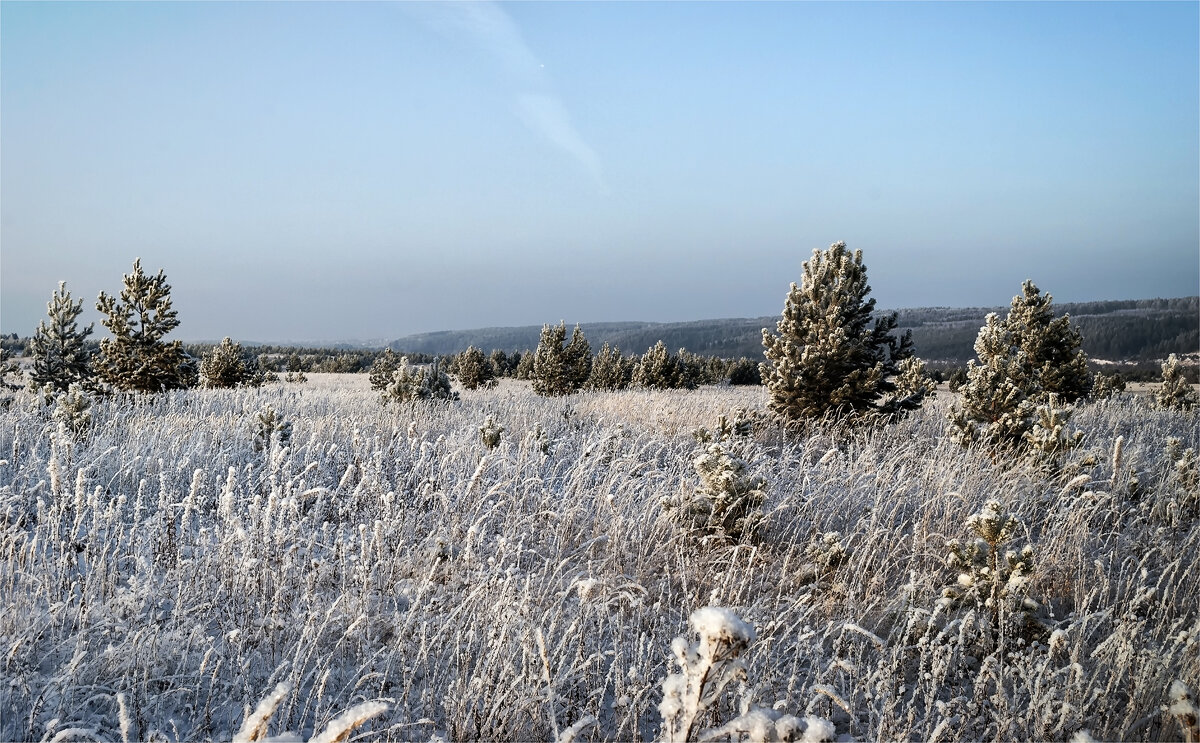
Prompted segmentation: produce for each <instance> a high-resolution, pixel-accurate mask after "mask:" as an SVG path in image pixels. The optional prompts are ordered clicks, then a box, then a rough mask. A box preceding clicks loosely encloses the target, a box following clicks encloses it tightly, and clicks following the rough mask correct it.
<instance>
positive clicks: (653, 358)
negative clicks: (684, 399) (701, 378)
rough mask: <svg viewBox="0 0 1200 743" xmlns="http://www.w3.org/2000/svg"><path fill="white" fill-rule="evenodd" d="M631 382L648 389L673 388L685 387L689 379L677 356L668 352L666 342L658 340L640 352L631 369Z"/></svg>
mask: <svg viewBox="0 0 1200 743" xmlns="http://www.w3.org/2000/svg"><path fill="white" fill-rule="evenodd" d="M633 383H634V384H635V385H637V386H638V387H646V388H648V389H654V390H674V389H680V388H682V387H687V386H688V383H689V379H688V377H687V376H686V375H685V374H684V370H683V369H682V367H681V365H680V362H679V356H677V355H676V354H673V353H671V352H669V351H668V350H667V346H666V344H665V343H663V342H662V341H659V342H658V343H655V344H654V345H653V346H652V347H651V348H649V349H648V350H647V351H646V353H644V354H642V358H641V360H639V361H638V364H637V366H636V367H634V370H633ZM693 386H694V385H693Z"/></svg>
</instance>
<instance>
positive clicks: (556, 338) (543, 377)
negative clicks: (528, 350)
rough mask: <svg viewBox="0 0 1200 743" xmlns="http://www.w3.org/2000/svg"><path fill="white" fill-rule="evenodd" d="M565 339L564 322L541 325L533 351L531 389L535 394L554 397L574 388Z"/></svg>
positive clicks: (565, 327) (565, 326) (569, 392)
mask: <svg viewBox="0 0 1200 743" xmlns="http://www.w3.org/2000/svg"><path fill="white" fill-rule="evenodd" d="M566 341H567V325H566V323H563V322H560V323H559V324H558V325H543V326H542V337H541V340H539V341H538V347H537V350H536V351H534V353H533V391H534V392H536V393H537V394H539V395H543V396H545V397H554V396H557V395H569V394H571V393H572V392H574V391H575V390H576V388H575V386H574V378H575V377H574V370H573V369H572V367H571V363H570V358H569V357H568V356H567V350H566Z"/></svg>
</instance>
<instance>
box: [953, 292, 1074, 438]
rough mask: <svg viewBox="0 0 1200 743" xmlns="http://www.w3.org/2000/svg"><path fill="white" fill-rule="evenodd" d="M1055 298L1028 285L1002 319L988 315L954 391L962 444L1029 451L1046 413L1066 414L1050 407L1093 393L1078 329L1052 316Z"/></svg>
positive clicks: (1056, 417)
mask: <svg viewBox="0 0 1200 743" xmlns="http://www.w3.org/2000/svg"><path fill="white" fill-rule="evenodd" d="M1052 300H1053V298H1052V297H1051V295H1049V294H1042V293H1041V291H1040V290H1039V289H1038V288H1037V287H1036V286H1035V285H1034V283H1033V282H1032V281H1028V280H1027V281H1025V282H1024V283H1023V284H1022V285H1021V294H1020V295H1019V296H1016V297H1013V300H1012V306H1011V309H1010V310H1009V313H1008V316H1007V317H1006V318H1005V319H1003V320H1001V319H1000V317H999V316H998V315H996V314H995V313H992V314H990V315H988V316H987V320H986V323H985V324H984V326H983V327H982V328H980V330H979V336H978V337H977V338H976V339H975V354H976V355H977V356H978V362H976V361H975V360H972V361H969V362H968V363H967V381H966V382H965V383H964V384H963V385H962V386H961V387H960V388H959V390H958V391H959V393H960V398H959V402H960V404H961V407H959V406H954V407H953V408H951V410H950V413H949V418H950V421H951V423H953V424H954V427H955V431H954V437H955V438H956V439H957V440H958V441H959V442H961V443H963V444H968V443H970V442H973V441H981V442H984V443H986V444H988V445H990V446H1000V447H1008V448H1012V449H1017V450H1023V451H1024V450H1028V449H1029V444H1030V442H1031V441H1033V440H1034V439H1033V438H1030V436H1031V435H1032V432H1033V428H1034V426H1035V424H1038V425H1040V424H1039V421H1041V420H1042V418H1043V416H1049V417H1048V418H1046V420H1055V421H1058V420H1061V421H1066V420H1067V419H1068V418H1069V417H1070V411H1069V410H1068V409H1067V408H1061V409H1060V408H1056V407H1055V406H1056V405H1058V403H1059V402H1060V401H1065V402H1073V401H1075V400H1078V399H1080V398H1081V397H1083V396H1085V395H1087V394H1088V392H1089V391H1090V390H1091V386H1092V377H1091V375H1090V374H1089V373H1088V369H1087V357H1086V356H1085V355H1084V353H1083V351H1082V350H1081V348H1080V346H1081V344H1082V336H1081V334H1080V332H1079V329H1078V328H1076V327H1074V326H1072V325H1071V321H1070V318H1069V317H1067V316H1063V317H1061V318H1058V319H1055V318H1054V311H1053V307H1052ZM1035 417H1036V418H1037V420H1035ZM1064 425H1065V424H1064ZM1064 430H1065V428H1064ZM1035 438H1036V437H1035ZM1037 440H1039V441H1040V440H1041V439H1037Z"/></svg>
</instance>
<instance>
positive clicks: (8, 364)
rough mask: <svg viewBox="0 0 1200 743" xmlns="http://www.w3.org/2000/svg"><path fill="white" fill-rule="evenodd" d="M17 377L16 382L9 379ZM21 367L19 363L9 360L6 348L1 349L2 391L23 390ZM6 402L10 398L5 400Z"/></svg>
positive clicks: (0, 387)
mask: <svg viewBox="0 0 1200 743" xmlns="http://www.w3.org/2000/svg"><path fill="white" fill-rule="evenodd" d="M10 376H11V377H16V379H17V381H16V382H10V381H9V380H8V378H9V377H10ZM21 376H22V375H21V367H20V365H19V364H17V362H15V361H13V360H12V359H10V358H9V351H8V349H6V348H0V391H4V390H19V389H21V387H22V385H21V382H20V380H21ZM4 399H5V400H7V399H9V398H4Z"/></svg>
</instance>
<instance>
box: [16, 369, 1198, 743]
mask: <svg viewBox="0 0 1200 743" xmlns="http://www.w3.org/2000/svg"><path fill="white" fill-rule="evenodd" d="M945 405H946V403H945V402H940V403H935V404H934V405H933V406H932V407H930V408H928V409H927V410H925V411H922V412H921V413H918V414H917V415H915V416H913V417H911V418H909V419H908V420H905V421H902V422H900V423H898V424H896V425H893V426H890V427H887V428H882V429H878V430H873V431H859V432H852V433H848V434H847V433H841V432H838V431H836V430H833V429H819V430H816V431H813V432H811V433H810V434H808V435H807V436H805V437H803V438H801V439H798V440H788V439H785V438H784V437H783V436H782V435H781V434H780V433H779V432H778V431H775V430H772V429H770V428H762V429H760V430H758V431H756V432H755V434H754V436H753V438H752V440H751V441H750V442H749V443H748V444H746V445H745V452H747V453H748V456H745V458H746V459H747V461H748V463H749V470H750V471H749V472H748V475H750V476H761V477H763V478H764V479H765V481H766V483H767V485H766V491H767V499H766V501H765V503H764V506H763V509H764V519H763V521H762V523H761V524H760V527H759V530H758V535H757V537H756V538H754V539H752V540H748V541H744V542H741V543H728V542H724V541H721V540H719V539H718V538H715V537H711V536H710V537H707V538H705V537H699V536H694V535H689V534H687V533H685V532H684V531H683V530H682V529H681V528H680V527H679V526H678V525H677V524H676V523H675V522H673V521H672V519H671V518H670V517H669V515H667V514H666V513H665V512H664V510H663V507H662V502H663V500H664V498H665V497H667V496H671V495H676V494H679V493H682V492H690V491H691V490H693V489H694V488H695V487H696V486H697V484H698V483H699V478H698V476H697V474H696V472H695V470H694V469H693V466H692V461H693V459H694V458H695V455H696V450H697V445H696V442H695V441H694V440H693V438H692V436H691V432H692V431H693V430H694V429H696V428H698V427H700V426H710V427H711V426H712V425H713V424H714V423H715V421H716V418H717V416H718V415H720V414H726V415H730V414H732V412H733V411H734V410H735V409H737V408H741V407H747V408H750V409H751V410H755V409H759V410H761V409H763V408H764V407H765V400H764V397H763V393H762V392H761V391H760V390H757V389H744V388H704V389H701V390H697V391H693V392H682V391H680V392H649V391H628V392H621V393H604V394H581V395H574V396H570V397H567V398H559V399H544V398H539V397H536V396H534V395H532V393H531V392H530V391H529V389H528V387H527V386H526V385H525V384H523V383H515V382H512V381H505V382H504V383H503V384H501V385H500V386H499V387H498V388H496V389H493V390H488V391H478V392H464V393H463V395H462V400H461V401H459V402H457V403H451V404H448V405H440V406H436V405H435V406H420V405H418V406H396V405H392V406H387V407H385V406H383V405H381V404H380V402H379V399H378V395H377V394H376V393H374V392H372V391H371V390H370V389H369V387H368V385H367V380H366V378H365V376H362V377H358V376H333V375H328V376H326V375H312V377H311V381H310V382H309V383H308V384H306V385H302V386H300V385H286V386H285V385H279V384H276V385H271V386H267V387H264V388H261V389H250V390H232V391H230V390H194V391H188V392H178V393H170V394H167V395H162V396H158V397H155V398H151V399H147V400H138V401H135V402H132V403H131V402H128V401H121V400H107V401H99V402H97V403H95V404H94V406H93V407H92V422H91V428H90V432H88V433H86V434H85V435H83V436H82V437H79V436H77V435H76V434H74V433H72V432H70V431H68V430H66V429H65V428H63V427H60V426H59V425H58V424H57V423H56V422H55V421H54V419H53V416H52V412H51V411H50V410H49V409H47V408H44V407H39V404H38V402H37V401H36V400H35V399H33V398H29V399H23V400H19V401H18V402H17V403H16V404H14V405H13V406H12V407H10V408H8V409H6V410H3V411H0V595H2V596H4V597H5V598H4V603H5V607H4V608H5V611H3V612H0V669H2V673H0V710H4V714H3V715H2V716H0V739H5V740H8V739H12V740H43V739H49V738H53V737H54V736H55V735H58V734H61V733H62V732H63V731H64V730H69V729H76V730H86V731H90V732H89V733H88V734H89V735H92V737H95V738H99V739H105V740H116V739H128V740H135V739H166V740H185V739H186V740H204V739H212V740H225V739H231V738H232V737H233V736H234V735H235V734H236V733H238V732H239V731H240V730H241V729H242V726H243V724H244V723H245V722H246V721H247V719H248V718H249V717H251V716H252V713H253V711H254V710H255V708H256V706H257V705H258V704H259V702H260V700H262V699H264V697H265V696H266V695H268V693H269V692H270V690H271V689H273V688H276V687H277V686H278V685H280V684H285V685H286V687H285V688H289V689H291V693H289V694H287V695H284V696H282V697H281V698H280V699H279V700H278V701H277V707H276V708H275V709H274V711H273V714H271V715H270V716H269V717H268V718H265V719H266V723H264V724H267V725H268V726H269V730H266V731H262V734H263V735H266V734H268V733H269V734H270V735H279V734H281V733H284V732H288V733H294V734H296V735H300V736H303V737H304V738H305V739H308V738H310V737H312V736H313V735H314V734H316V733H318V732H320V731H325V730H327V729H329V728H330V725H331V723H334V722H335V720H337V719H339V716H340V715H342V714H343V713H344V712H346V711H347V710H351V711H353V709H354V708H356V707H357V706H358V705H361V704H364V703H369V702H382V703H386V704H387V705H388V709H387V711H386V712H384V713H383V714H381V715H380V716H378V717H376V718H375V719H374V720H371V721H369V722H365V723H364V725H365V726H366V727H364V728H363V729H364V730H368V729H369V730H371V731H373V733H374V734H378V735H382V736H384V737H388V738H392V739H398V740H401V739H402V740H416V739H420V740H427V739H429V738H431V737H432V736H435V735H436V736H442V737H445V738H449V739H467V738H491V739H521V740H529V739H547V740H548V739H550V738H552V737H554V736H555V735H556V734H557V735H563V736H565V735H567V733H569V734H570V736H573V737H574V738H575V739H576V740H583V739H622V740H648V739H652V738H655V737H657V736H658V735H659V734H660V732H661V729H660V725H661V718H660V716H659V711H658V707H659V704H660V702H661V701H662V691H661V689H662V687H661V683H662V680H663V679H664V678H665V677H666V676H667V675H668V674H669V673H670V672H671V670H672V669H671V668H670V663H669V661H670V659H671V654H670V646H671V641H672V638H674V637H676V636H677V635H680V634H681V633H682V632H684V631H685V629H686V626H687V617H688V616H689V615H690V614H691V613H692V612H693V611H694V610H695V609H697V608H700V607H703V606H707V605H719V606H725V607H730V608H732V609H734V610H736V611H737V612H738V614H739V615H740V616H741V617H742V618H744V619H745V620H746V621H748V622H751V623H752V624H753V625H754V627H755V628H756V630H757V641H756V643H755V645H754V650H753V654H754V661H753V666H754V678H753V684H754V688H753V689H750V690H747V694H749V693H751V692H752V693H753V696H754V698H755V702H756V703H757V704H761V705H763V706H765V707H768V708H769V707H771V706H772V705H773V704H774V705H775V706H776V708H777V709H783V710H787V711H788V712H789V713H791V714H794V715H797V716H800V717H803V716H805V715H815V716H821V717H825V718H827V719H829V720H830V721H832V722H833V724H834V725H835V726H836V729H837V734H839V735H847V736H853V737H855V738H860V739H899V738H905V739H922V740H928V739H941V740H946V739H951V738H959V739H961V738H969V739H983V738H989V739H1049V738H1069V737H1071V736H1072V735H1074V734H1075V733H1077V732H1079V731H1086V732H1087V734H1090V735H1091V736H1093V737H1094V738H1096V739H1100V740H1104V739H1123V740H1171V739H1179V738H1181V737H1183V735H1184V732H1183V731H1182V730H1181V729H1180V727H1179V723H1178V721H1177V720H1176V719H1175V718H1174V717H1173V716H1172V715H1171V714H1169V713H1168V712H1167V711H1166V710H1167V709H1168V705H1170V704H1171V698H1170V697H1169V694H1168V690H1169V688H1171V685H1172V683H1173V682H1174V681H1176V680H1179V681H1181V682H1182V683H1183V684H1186V685H1187V687H1188V688H1192V689H1195V688H1200V658H1198V657H1197V656H1198V655H1200V611H1198V609H1200V568H1198V567H1197V564H1196V563H1197V559H1196V556H1197V555H1200V529H1198V528H1197V520H1196V517H1195V515H1194V514H1192V513H1191V512H1190V511H1188V510H1187V507H1186V504H1187V502H1188V501H1187V499H1186V497H1185V495H1186V494H1183V495H1181V493H1180V492H1179V488H1180V482H1179V476H1178V474H1177V471H1176V470H1177V468H1176V467H1175V463H1174V461H1173V460H1171V459H1170V457H1169V456H1167V454H1166V453H1165V452H1166V450H1167V446H1168V437H1176V438H1179V439H1181V440H1182V446H1183V447H1185V448H1186V447H1193V448H1200V417H1197V414H1196V413H1194V412H1193V413H1181V412H1169V411H1159V410H1153V409H1151V408H1150V406H1149V404H1148V401H1147V400H1146V399H1145V398H1138V397H1135V396H1133V395H1121V396H1118V397H1117V398H1114V399H1113V400H1110V401H1105V402H1102V403H1096V404H1093V405H1088V406H1084V407H1082V408H1080V410H1079V411H1078V412H1077V413H1076V415H1075V417H1074V418H1073V419H1072V423H1073V424H1074V425H1075V426H1076V427H1077V428H1079V429H1080V430H1082V431H1084V432H1085V438H1084V440H1083V442H1082V444H1081V445H1080V447H1079V448H1078V449H1077V450H1075V451H1073V452H1071V453H1070V454H1069V455H1067V458H1066V459H1065V460H1064V461H1063V462H1062V463H1061V467H1059V468H1058V469H1051V468H1049V467H1047V466H1046V465H1045V464H1036V465H1035V464H1030V463H1022V462H1011V461H1005V460H1003V459H993V457H992V456H991V455H990V454H989V453H988V452H986V451H983V450H973V449H963V448H961V447H959V446H957V445H955V444H953V443H951V442H950V441H949V439H948V435H947V428H946V423H945V418H944V407H945ZM267 406H270V407H272V408H273V409H274V410H275V411H276V413H277V414H278V416H279V417H280V418H281V419H283V420H285V421H287V422H290V423H291V426H292V433H291V438H290V441H289V442H287V446H283V445H281V443H280V441H279V440H278V437H276V438H275V439H274V440H273V441H272V442H271V443H270V444H269V445H268V446H267V447H266V448H265V449H264V450H263V451H256V450H255V447H254V437H255V431H254V421H255V419H256V417H257V414H258V413H259V412H260V411H261V410H263V409H264V408H266V407H267ZM489 415H490V416H492V419H493V421H494V423H495V424H496V425H498V426H501V427H503V429H504V435H503V437H502V438H501V439H500V441H499V443H498V445H497V446H496V447H495V448H488V447H487V446H485V445H484V443H483V442H482V441H481V437H480V427H481V425H483V424H484V422H485V420H487V417H488V416H489ZM539 430H540V431H541V432H542V435H541V437H539V436H538V435H537V431H539ZM1118 440H1120V442H1121V443H1120V446H1119V450H1120V451H1119V453H1118V454H1116V455H1114V447H1116V446H1117V441H1118ZM547 444H548V445H547ZM545 450H548V451H549V452H550V453H549V454H547V453H545ZM991 498H995V499H998V500H1000V501H1001V502H1002V503H1003V505H1004V507H1005V508H1006V509H1007V510H1008V511H1009V512H1011V513H1013V514H1015V515H1017V516H1018V517H1019V519H1020V521H1021V523H1022V524H1024V529H1025V530H1024V532H1023V533H1021V534H1019V535H1018V536H1017V539H1019V541H1020V542H1021V544H1029V545H1031V546H1032V547H1033V549H1034V555H1035V558H1034V562H1035V570H1034V572H1033V574H1032V577H1031V582H1030V584H1029V592H1028V595H1029V597H1030V599H1031V600H1033V601H1035V602H1036V603H1037V604H1038V605H1039V606H1040V609H1039V610H1038V625H1037V627H1036V628H1034V629H1033V630H1030V631H1028V632H1022V633H1009V632H1000V633H998V634H997V633H989V632H987V631H985V627H984V625H985V624H986V614H987V612H985V611H984V610H983V608H982V607H972V606H969V605H963V606H957V607H950V606H948V605H947V604H945V603H944V602H943V603H939V599H940V598H941V597H942V595H943V590H944V589H945V588H946V587H947V586H951V585H953V584H954V582H955V580H956V572H955V571H953V570H951V569H950V568H948V567H947V565H946V557H947V553H948V549H947V546H946V545H947V543H948V542H949V541H950V540H951V539H959V540H966V539H970V538H971V537H972V532H971V531H970V530H969V528H968V527H967V523H966V522H967V518H968V517H969V516H970V515H971V514H972V513H975V512H976V511H978V510H979V509H980V507H981V506H982V505H983V504H984V502H985V501H987V500H988V499H991ZM1172 499H1174V500H1172ZM1172 502H1174V503H1176V506H1175V507H1174V510H1172V507H1171V503H1172ZM1179 504H1183V505H1179ZM831 532H837V535H838V536H837V539H838V540H840V541H839V542H838V548H839V549H843V548H844V554H841V553H839V558H838V559H837V560H825V559H823V558H820V557H818V556H819V555H821V554H824V552H823V551H822V550H825V551H827V550H828V549H829V542H828V540H827V539H826V535H827V534H829V533H831ZM723 704H727V705H733V704H735V702H734V701H732V700H728V701H725V702H723ZM370 709H371V710H380V709H382V707H381V706H373V707H371V708H370ZM709 714H711V715H712V719H709V720H700V721H698V724H699V725H703V726H712V725H713V724H715V723H716V721H717V720H724V719H731V718H733V717H735V716H736V714H737V711H736V710H735V709H733V708H732V707H731V708H729V709H713V710H710V712H709ZM589 720H590V722H589ZM334 728H335V729H340V728H338V726H336V725H335V726H334Z"/></svg>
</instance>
